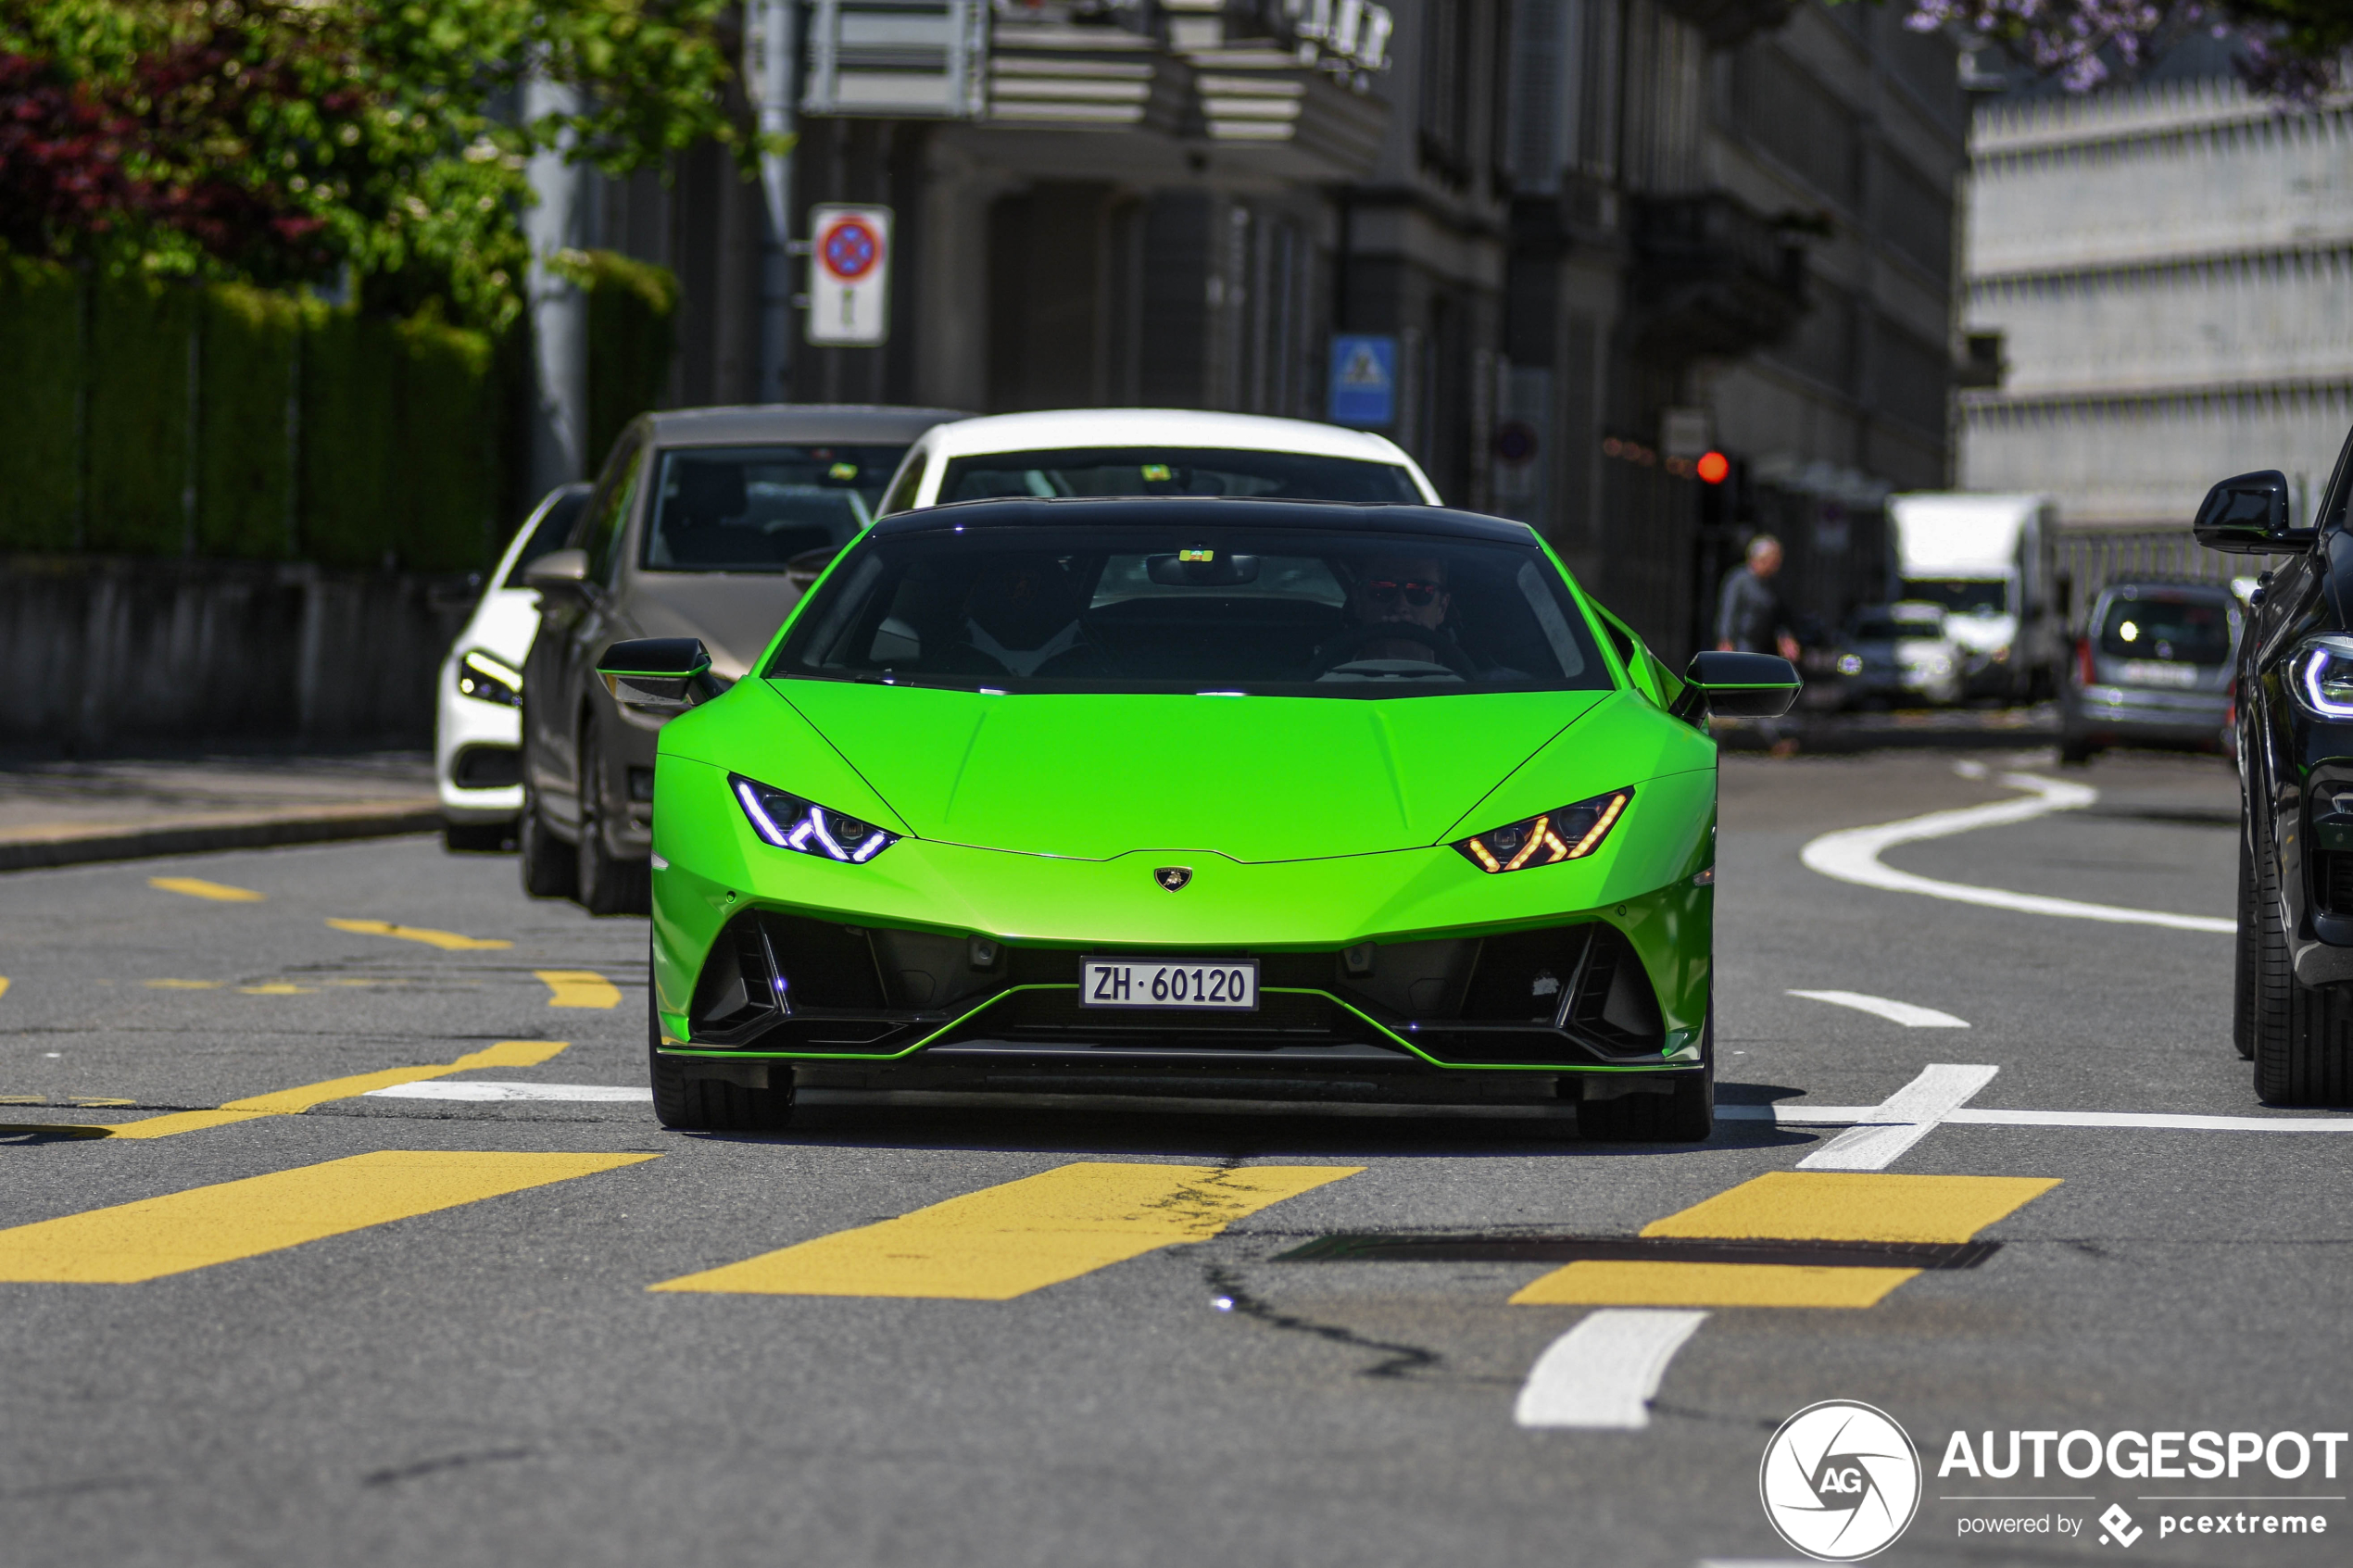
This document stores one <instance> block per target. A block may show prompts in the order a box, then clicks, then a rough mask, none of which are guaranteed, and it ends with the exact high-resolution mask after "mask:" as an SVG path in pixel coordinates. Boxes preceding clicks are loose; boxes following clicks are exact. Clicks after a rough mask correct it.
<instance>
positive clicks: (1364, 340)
mask: <svg viewBox="0 0 2353 1568" xmlns="http://www.w3.org/2000/svg"><path fill="white" fill-rule="evenodd" d="M1331 421H1332V423H1334V424H1336V425H1355V426H1357V427H1358V428H1359V429H1363V430H1384V429H1387V428H1388V427H1389V426H1390V425H1392V424H1395V423H1396V422H1397V340H1396V339H1395V338H1393V337H1389V336H1385V335H1378V334H1372V333H1365V332H1343V333H1341V334H1340V335H1339V336H1337V337H1335V338H1333V339H1332V377H1331Z"/></svg>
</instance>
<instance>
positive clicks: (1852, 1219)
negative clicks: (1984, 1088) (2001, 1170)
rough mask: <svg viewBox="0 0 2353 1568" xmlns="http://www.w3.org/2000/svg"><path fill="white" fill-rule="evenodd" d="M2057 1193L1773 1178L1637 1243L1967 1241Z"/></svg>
mask: <svg viewBox="0 0 2353 1568" xmlns="http://www.w3.org/2000/svg"><path fill="white" fill-rule="evenodd" d="M2057 1185H2058V1182H2057V1179H2056V1178H2054V1177H2048V1176H1896V1175H1889V1174H1887V1173H1883V1172H1879V1171H1852V1172H1849V1171H1776V1172H1773V1173H1770V1174H1769V1175H1763V1176H1759V1177H1757V1178H1756V1179H1755V1181H1753V1182H1743V1183H1742V1184H1741V1185H1738V1186H1736V1187H1734V1188H1732V1189H1731V1190H1730V1192H1722V1193H1718V1194H1717V1195H1716V1196H1715V1197H1714V1198H1709V1199H1707V1200H1706V1201H1705V1202H1704V1203H1695V1204H1693V1205H1692V1207H1691V1208H1689V1209H1686V1210H1683V1211H1682V1212H1681V1213H1680V1214H1670V1215H1668V1216H1667V1218H1666V1219H1664V1220H1661V1221H1659V1222H1657V1223H1655V1224H1651V1225H1645V1226H1643V1227H1642V1234H1643V1235H1644V1236H1709V1237H1747V1236H1755V1237H1762V1238H1768V1239H1771V1240H1776V1241H1967V1240H1969V1237H1971V1236H1975V1235H1976V1234H1977V1233H1978V1232H1979V1231H1982V1230H1983V1229H1984V1228H1985V1227H1986V1226H1988V1225H1990V1224H1992V1223H1994V1221H1996V1220H1999V1219H2001V1218H2003V1217H2004V1216H2006V1215H2007V1214H2010V1213H2012V1212H2014V1211H2015V1210H2020V1209H2023V1208H2024V1207H2026V1205H2028V1204H2029V1203H2032V1201H2033V1200H2034V1199H2036V1198H2040V1197H2042V1196H2043V1195H2044V1194H2045V1193H2046V1192H2048V1191H2050V1190H2051V1189H2052V1188H2053V1187H2055V1186H2057Z"/></svg>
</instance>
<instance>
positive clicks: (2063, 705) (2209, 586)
mask: <svg viewBox="0 0 2353 1568" xmlns="http://www.w3.org/2000/svg"><path fill="white" fill-rule="evenodd" d="M2243 624H2244V618H2243V617H2242V615H2241V612H2240V608H2239V601H2238V596H2237V595H2235V594H2233V592H2232V591H2231V589H2230V587H2229V585H2228V584H2226V583H2186V582H2167V581H2164V580H2162V579H2146V578H2143V579H2137V580H2120V581H2118V582H2113V583H2109V584H2108V586H2107V587H2106V588H2104V589H2102V590H2101V592H2100V596H2099V597H2098V598H2097V599H2096V600H2095V602H2094V603H2093V605H2092V613H2091V615H2090V617H2089V618H2088V619H2087V620H2086V621H2085V622H2084V627H2083V636H2082V639H2081V640H2079V641H2078V642H2077V644H2076V646H2075V661H2074V663H2075V667H2074V670H2073V671H2072V672H2071V674H2070V678H2069V679H2068V681H2067V682H2066V684H2065V686H2064V689H2063V690H2062V692H2061V694H2060V732H2059V759H2060V760H2062V761H2066V762H2088V761H2090V760H2091V759H2092V758H2093V757H2094V756H2095V755H2096V754H2097V753H2099V752H2101V751H2103V750H2105V749H2107V748H2108V746H2183V747H2191V748H2195V749H2197V750H2201V751H2219V750H2221V749H2222V747H2223V744H2224V743H2223V735H2224V731H2225V730H2226V729H2227V728H2228V725H2229V721H2230V711H2231V679H2232V672H2233V669H2234V667H2235V665H2236V662H2237V653H2238V641H2239V634H2240V632H2241V629H2242V627H2243Z"/></svg>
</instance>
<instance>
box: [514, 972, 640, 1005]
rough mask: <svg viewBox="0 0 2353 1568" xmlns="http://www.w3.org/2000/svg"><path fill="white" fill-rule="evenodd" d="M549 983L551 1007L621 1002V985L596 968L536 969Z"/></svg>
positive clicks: (537, 973) (542, 978)
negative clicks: (615, 983) (614, 982)
mask: <svg viewBox="0 0 2353 1568" xmlns="http://www.w3.org/2000/svg"><path fill="white" fill-rule="evenodd" d="M532 973H534V974H535V975H537V976H538V977H539V978H540V979H541V980H542V981H543V982H545V983H546V985H547V992H548V995H547V1005H548V1006H549V1007H551V1008H612V1007H619V1006H620V1005H621V987H620V986H618V985H614V984H613V983H612V982H611V981H610V980H608V979H606V978H605V977H604V976H603V975H601V974H598V972H596V971H595V970H593V969H535V970H533V971H532Z"/></svg>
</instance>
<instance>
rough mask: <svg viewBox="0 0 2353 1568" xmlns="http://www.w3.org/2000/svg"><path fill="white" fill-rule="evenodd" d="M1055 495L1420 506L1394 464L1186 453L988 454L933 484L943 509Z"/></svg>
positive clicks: (1229, 451) (957, 462)
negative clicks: (1242, 497) (1225, 497)
mask: <svg viewBox="0 0 2353 1568" xmlns="http://www.w3.org/2000/svg"><path fill="white" fill-rule="evenodd" d="M1058 495H1255V496H1262V497H1265V498H1267V499H1272V500H1287V501H1356V502H1360V503H1364V504H1366V505H1373V506H1409V507H1410V506H1418V505H1420V504H1421V499H1422V493H1421V492H1420V491H1419V490H1418V489H1416V487H1415V484H1414V476H1413V475H1412V474H1409V473H1407V472H1406V471H1405V470H1404V469H1403V468H1401V467H1400V466H1398V465H1397V464H1395V463H1375V462H1366V461H1364V460H1362V459H1360V458H1323V457H1315V456H1311V455H1310V454H1307V453H1303V452H1253V451H1248V450H1244V449H1241V448H1212V447H1193V446H1101V447H1090V448H1078V449H1073V450H1070V451H1059V452H988V453H983V454H980V455H977V456H975V457H969V458H950V460H949V463H948V470H947V472H946V473H945V474H944V475H942V476H941V478H940V481H939V499H940V500H941V501H942V502H948V501H986V500H992V499H997V498H1000V497H1003V496H1024V497H1029V498H1034V499H1040V500H1048V499H1051V498H1053V497H1055V496H1058Z"/></svg>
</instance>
